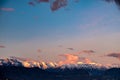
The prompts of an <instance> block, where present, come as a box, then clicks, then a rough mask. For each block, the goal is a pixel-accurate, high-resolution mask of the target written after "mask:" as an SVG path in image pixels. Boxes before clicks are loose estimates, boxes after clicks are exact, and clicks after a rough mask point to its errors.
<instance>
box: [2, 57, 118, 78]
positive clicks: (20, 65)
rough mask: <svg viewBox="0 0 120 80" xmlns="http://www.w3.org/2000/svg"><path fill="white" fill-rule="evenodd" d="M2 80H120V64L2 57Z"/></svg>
mask: <svg viewBox="0 0 120 80" xmlns="http://www.w3.org/2000/svg"><path fill="white" fill-rule="evenodd" d="M0 80H120V68H119V66H117V67H116V66H109V67H108V66H105V65H98V64H64V65H59V64H57V63H53V62H39V61H34V60H30V59H24V58H18V57H10V58H6V59H0Z"/></svg>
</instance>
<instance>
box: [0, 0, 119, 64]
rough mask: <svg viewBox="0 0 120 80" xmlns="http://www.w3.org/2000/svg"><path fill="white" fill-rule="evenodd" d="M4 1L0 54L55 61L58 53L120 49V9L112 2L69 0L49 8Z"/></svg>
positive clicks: (0, 13) (0, 21) (99, 52)
mask: <svg viewBox="0 0 120 80" xmlns="http://www.w3.org/2000/svg"><path fill="white" fill-rule="evenodd" d="M4 1H5V2H4V3H3V4H1V5H0V8H1V10H0V45H4V46H5V48H0V56H1V57H9V56H18V57H30V58H34V59H38V56H39V57H40V59H44V60H56V59H57V56H58V55H59V54H65V53H75V52H78V51H81V50H95V51H96V52H97V53H96V54H97V55H104V54H106V53H111V52H120V45H119V42H120V31H119V30H120V27H119V25H120V11H119V9H118V8H117V6H116V5H115V4H114V3H107V2H104V1H102V0H101V1H100V0H99V1H98V0H80V2H78V3H75V2H73V1H72V0H70V2H69V4H68V6H66V7H65V8H60V9H59V10H56V11H51V9H50V4H49V3H40V4H36V5H35V6H31V5H29V4H28V2H29V0H24V1H21V0H4ZM2 8H7V9H8V8H12V9H13V10H2ZM59 46H61V47H59ZM67 48H74V50H68V49H67ZM38 49H40V50H41V52H40V53H39V52H37V50H38ZM87 57H88V56H87ZM116 60H117V59H116ZM99 61H100V60H99ZM99 61H98V62H99ZM118 62H119V61H118Z"/></svg>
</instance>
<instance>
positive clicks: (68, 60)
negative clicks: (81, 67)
mask: <svg viewBox="0 0 120 80" xmlns="http://www.w3.org/2000/svg"><path fill="white" fill-rule="evenodd" d="M60 56H62V57H65V60H64V61H59V65H63V64H75V63H77V62H78V60H79V57H78V56H77V55H73V54H62V55H60Z"/></svg>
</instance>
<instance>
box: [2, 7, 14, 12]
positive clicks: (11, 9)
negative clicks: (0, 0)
mask: <svg viewBox="0 0 120 80" xmlns="http://www.w3.org/2000/svg"><path fill="white" fill-rule="evenodd" d="M0 10H2V11H8V12H10V11H14V8H0Z"/></svg>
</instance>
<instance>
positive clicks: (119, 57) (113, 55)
mask: <svg viewBox="0 0 120 80" xmlns="http://www.w3.org/2000/svg"><path fill="white" fill-rule="evenodd" d="M107 56H109V57H115V58H117V59H119V60H120V53H110V54H108V55H107Z"/></svg>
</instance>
